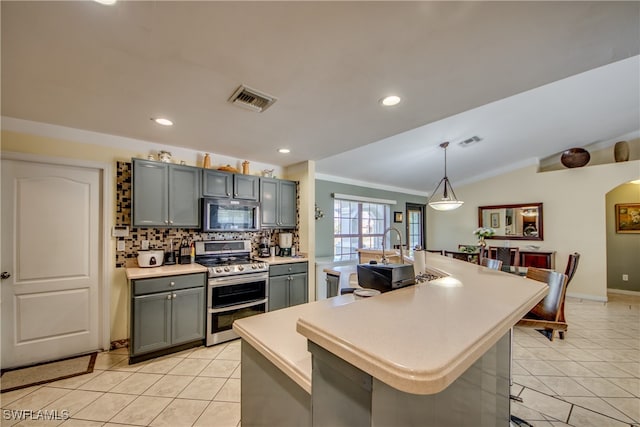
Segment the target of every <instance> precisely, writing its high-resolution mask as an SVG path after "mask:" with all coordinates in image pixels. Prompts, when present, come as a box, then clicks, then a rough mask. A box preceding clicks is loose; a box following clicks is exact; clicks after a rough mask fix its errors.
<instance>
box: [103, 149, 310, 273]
mask: <svg viewBox="0 0 640 427" xmlns="http://www.w3.org/2000/svg"><path fill="white" fill-rule="evenodd" d="M131 169H132V164H131V163H130V162H122V161H119V162H117V164H116V170H117V171H116V223H115V225H128V226H131V194H132V193H131ZM299 204H300V199H299V197H298V206H299ZM297 215H298V221H299V219H300V218H299V215H300V210H299V208H298V214H297ZM280 231H286V232H292V231H293V244H294V247H296V249H299V244H298V242H299V236H298V230H269V235H270V238H271V245H272V246H276V245H277V244H278V236H279V233H280ZM261 237H262V233H261V232H227V233H203V232H201V231H200V230H197V229H183V228H130V230H129V236H128V237H117V238H116V239H117V240H118V241H124V242H125V250H124V251H116V268H122V267H127V266H128V265H132V263H135V259H136V257H137V256H138V251H139V250H140V249H141V248H142V241H143V240H148V241H149V248H150V249H164V250H165V251H168V250H169V246H170V242H171V241H173V250H174V251H177V250H178V248H179V247H180V242H181V240H182V239H183V238H187V239H192V240H193V241H200V240H251V247H252V255H253V256H256V255H257V253H258V244H259V242H260V238H261Z"/></svg>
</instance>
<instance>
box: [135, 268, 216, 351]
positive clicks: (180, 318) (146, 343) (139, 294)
mask: <svg viewBox="0 0 640 427" xmlns="http://www.w3.org/2000/svg"><path fill="white" fill-rule="evenodd" d="M131 286H132V301H131V342H130V344H129V355H130V363H135V362H137V361H141V360H145V359H148V358H150V357H154V356H155V355H160V354H167V353H170V352H171V351H172V349H176V350H179V349H180V347H179V346H180V345H183V344H187V343H194V344H198V343H202V340H203V339H204V328H205V326H204V325H205V290H206V274H205V273H196V274H183V275H178V276H166V277H155V278H150V279H138V280H132V283H131ZM145 356H147V357H145Z"/></svg>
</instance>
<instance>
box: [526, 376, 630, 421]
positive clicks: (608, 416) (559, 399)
mask: <svg viewBox="0 0 640 427" xmlns="http://www.w3.org/2000/svg"><path fill="white" fill-rule="evenodd" d="M515 384H517V383H515ZM518 385H519V386H521V387H522V391H520V394H522V392H523V391H524V389H525V388H528V389H529V390H531V391H534V392H536V393H540V394H543V395H545V396H547V397H550V398H552V399H555V400H558V401H560V402H563V403H567V404H569V405H571V407H570V408H569V416H568V417H567V422H566V423H567V424H568V421H569V418H571V413H572V412H573V407H574V406H577V407H579V408H581V409H584V410H585V411H589V412H592V413H594V414H598V415H601V416H603V417H607V418H609V419H612V420H615V421H619V422H621V423H625V424H628V422H627V421H623V420H620V419H618V418H614V417H612V416H610V415H607V414H603V413H601V412H597V411H593V410H591V409H589V408H585V407H584V406H581V405H578V404H575V403H572V402H568V401H566V400H564V399H561V398H559V397H557V396H552V395H550V394H547V393H544V392H541V391H539V390H536V389H533V388H531V387H527V386H524V385H522V384H518ZM520 394H519V395H520ZM519 395H518V396H519ZM594 397H597V398H599V399H602V397H600V396H594ZM605 403H608V402H606V401H605ZM523 404H524V402H523ZM524 406H527V405H524ZM610 406H611V405H610ZM527 408H529V407H528V406H527ZM613 408H614V409H616V410H617V411H618V412H620V413H621V414H623V415H625V416H627V417H628V418H629V419H630V420H633V418H631V417H630V416H628V415H626V414H625V413H624V412H622V411H620V410H619V409H617V408H615V407H613ZM530 409H533V410H535V411H538V412H540V411H539V410H537V409H534V408H530ZM540 413H541V414H543V415H546V416H548V417H551V418H554V417H553V416H551V415H548V414H544V413H543V412H540ZM635 422H636V421H635V420H633V423H635ZM633 423H632V424H630V425H633ZM639 425H640V424H639Z"/></svg>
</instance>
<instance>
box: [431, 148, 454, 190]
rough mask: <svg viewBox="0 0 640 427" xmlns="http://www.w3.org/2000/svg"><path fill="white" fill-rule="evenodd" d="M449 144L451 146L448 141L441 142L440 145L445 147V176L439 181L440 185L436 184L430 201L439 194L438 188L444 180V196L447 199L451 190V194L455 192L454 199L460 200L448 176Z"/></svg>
mask: <svg viewBox="0 0 640 427" xmlns="http://www.w3.org/2000/svg"><path fill="white" fill-rule="evenodd" d="M448 146H449V143H448V142H443V143H442V144H440V147H442V148H443V149H444V178H442V179H441V180H440V182H438V185H436V188H435V189H434V190H433V192H432V193H431V197H430V198H429V200H430V201H431V199H433V197H434V196H435V195H436V194H437V191H438V188H440V185H441V184H442V183H443V182H444V192H443V196H444V198H445V199H447V198H448V195H449V191H451V194H453V200H458V198H457V197H456V192H455V191H453V187H452V186H451V183H450V182H449V178H448V177H447V147H448ZM447 187H448V188H447Z"/></svg>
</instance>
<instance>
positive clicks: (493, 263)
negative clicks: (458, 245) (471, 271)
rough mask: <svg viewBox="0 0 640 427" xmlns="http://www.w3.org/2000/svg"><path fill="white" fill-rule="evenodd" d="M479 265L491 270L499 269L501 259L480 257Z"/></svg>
mask: <svg viewBox="0 0 640 427" xmlns="http://www.w3.org/2000/svg"><path fill="white" fill-rule="evenodd" d="M480 265H481V266H483V267H487V268H490V269H492V270H500V269H501V268H502V261H500V260H499V259H491V258H480Z"/></svg>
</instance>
